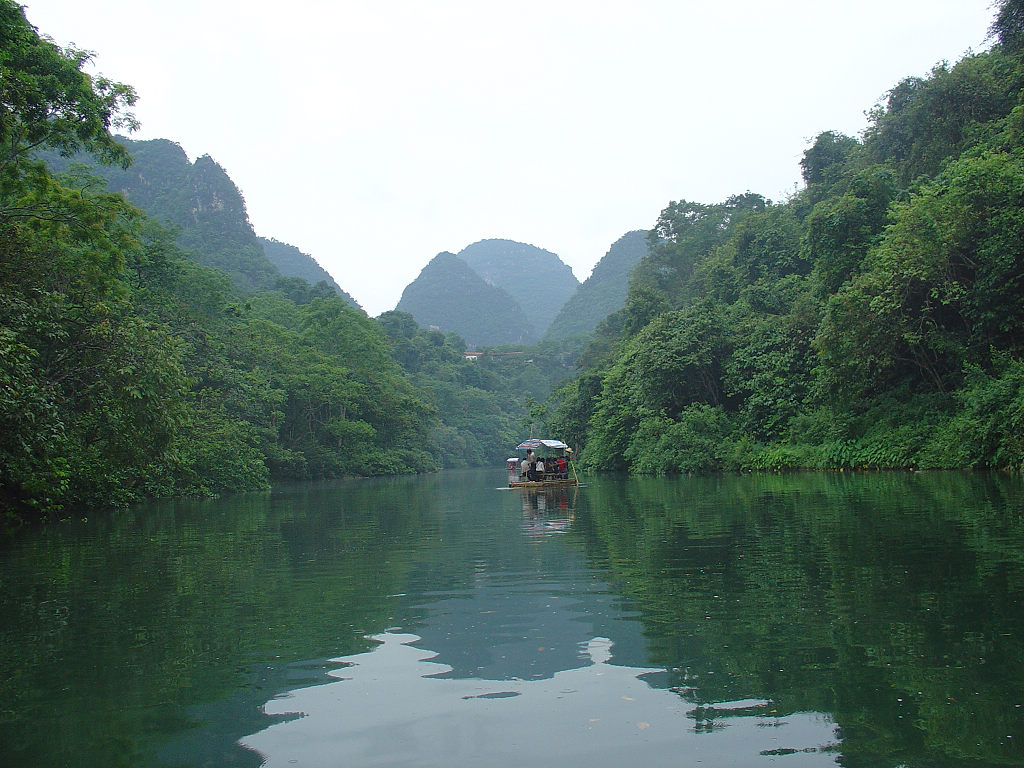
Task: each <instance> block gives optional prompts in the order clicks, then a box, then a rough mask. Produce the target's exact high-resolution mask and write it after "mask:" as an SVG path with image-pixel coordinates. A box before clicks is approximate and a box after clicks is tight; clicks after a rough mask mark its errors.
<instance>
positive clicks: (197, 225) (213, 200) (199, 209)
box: [40, 137, 358, 306]
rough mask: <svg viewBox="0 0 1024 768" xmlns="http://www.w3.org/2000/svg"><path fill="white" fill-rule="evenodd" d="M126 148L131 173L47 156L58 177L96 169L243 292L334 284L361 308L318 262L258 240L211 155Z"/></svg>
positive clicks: (159, 147) (171, 146)
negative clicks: (296, 280)
mask: <svg viewBox="0 0 1024 768" xmlns="http://www.w3.org/2000/svg"><path fill="white" fill-rule="evenodd" d="M118 141H119V142H120V143H121V144H123V145H124V146H125V147H127V149H128V151H129V152H130V153H131V156H132V159H133V163H132V165H131V166H129V167H128V168H127V169H122V168H120V167H117V166H109V165H100V164H98V163H96V162H94V161H93V160H92V158H90V157H88V156H86V155H77V156H75V157H72V158H70V159H69V158H63V157H61V156H60V155H58V154H57V153H56V152H45V153H40V157H41V159H43V160H45V161H46V163H47V164H48V165H50V167H51V168H53V169H54V171H57V172H60V171H64V170H67V169H68V168H69V167H70V166H71V165H72V164H73V163H82V164H85V165H87V166H89V167H90V169H91V171H92V172H93V173H94V174H96V175H98V176H100V177H102V178H104V179H106V181H107V186H108V187H109V188H110V189H111V190H112V191H115V192H120V193H121V194H122V195H124V196H125V198H126V199H128V200H129V201H130V202H132V203H133V204H134V205H137V206H138V207H139V208H141V209H142V210H143V211H145V212H146V213H147V214H149V215H150V216H152V217H153V218H154V219H157V220H158V221H163V222H166V223H169V224H171V225H172V226H174V227H175V228H176V229H177V232H178V238H177V239H178V243H179V244H180V245H181V246H182V247H183V248H185V249H187V250H188V251H189V252H191V254H192V255H193V257H194V258H195V259H196V261H198V262H199V263H200V264H204V265H206V266H209V267H214V268H216V269H221V270H223V271H224V272H227V273H228V275H229V276H230V277H231V280H232V282H233V283H234V284H235V285H236V286H238V287H239V288H240V289H242V290H243V291H246V292H252V291H256V290H260V289H264V288H273V287H274V285H275V283H276V282H277V281H278V280H279V279H280V278H281V276H282V275H286V276H292V277H300V278H302V279H304V280H307V281H309V282H310V283H312V284H315V283H316V282H319V281H320V280H324V279H326V280H327V281H328V285H329V286H330V287H331V289H332V290H335V291H337V292H338V295H339V296H342V297H343V298H345V299H346V300H348V301H350V302H351V303H352V304H354V305H355V306H358V305H357V304H355V301H354V300H352V298H351V297H350V296H348V294H346V293H345V292H344V291H342V290H341V288H340V287H339V286H338V285H337V284H336V283H335V282H334V281H333V280H331V279H330V276H329V275H327V273H326V272H324V270H323V269H322V268H321V267H320V265H319V264H317V263H316V262H315V261H314V260H313V259H312V258H311V257H310V256H308V255H307V254H304V253H302V252H301V251H299V250H298V249H297V248H294V247H293V246H289V245H286V244H285V243H277V241H274V240H264V239H262V238H259V237H257V235H256V233H255V232H254V231H253V228H252V224H251V223H250V222H249V215H248V213H247V212H246V208H245V200H244V198H243V197H242V193H241V192H240V191H239V189H238V187H237V186H236V185H235V183H234V182H233V181H232V180H231V177H230V176H228V174H227V172H226V171H225V170H224V168H222V167H221V166H220V165H219V164H218V163H217V162H216V161H215V160H214V159H213V158H212V157H210V156H209V155H203V156H202V157H200V158H197V159H196V161H195V162H194V163H192V162H189V159H188V155H187V154H186V153H185V150H184V149H182V148H181V146H180V145H179V144H177V143H175V142H173V141H169V140H167V139H151V140H147V141H132V140H131V139H127V138H124V137H118ZM267 243H271V244H272V245H271V246H270V251H271V254H268V253H267V252H266V248H267V246H266V244H267ZM277 262H280V265H279V264H278V263H277ZM314 278H315V279H314Z"/></svg>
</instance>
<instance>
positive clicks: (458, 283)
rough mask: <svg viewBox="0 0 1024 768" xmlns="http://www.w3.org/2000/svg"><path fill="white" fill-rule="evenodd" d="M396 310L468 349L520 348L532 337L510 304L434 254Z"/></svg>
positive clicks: (449, 257) (459, 263)
mask: <svg viewBox="0 0 1024 768" xmlns="http://www.w3.org/2000/svg"><path fill="white" fill-rule="evenodd" d="M395 309H396V310H397V311H399V312H407V313H408V314H410V315H412V316H413V317H414V318H416V321H417V322H418V323H419V324H420V325H422V326H424V327H425V328H431V327H436V328H438V329H440V330H441V331H443V332H445V333H449V332H451V333H457V334H459V335H460V336H461V337H462V338H464V339H465V340H466V341H467V342H469V343H470V344H473V345H478V344H486V345H489V346H495V345H499V344H522V343H528V342H530V341H533V340H535V339H536V337H537V335H536V331H535V329H534V326H533V325H532V324H531V323H530V321H529V319H528V318H527V316H526V314H525V313H524V312H523V310H522V308H521V307H520V306H519V305H518V304H517V303H516V301H515V299H513V298H512V297H511V296H509V295H508V293H506V292H505V291H504V290H502V289H501V288H499V287H498V286H496V285H493V284H491V283H488V282H487V281H486V280H484V278H483V277H481V276H480V275H479V274H477V273H476V272H475V271H474V270H473V269H471V268H470V266H469V265H468V264H466V262H464V261H463V260H462V259H460V258H459V257H458V256H456V255H455V254H453V253H448V252H444V253H439V254H438V255H437V256H435V257H434V258H433V259H431V261H430V263H428V264H427V266H425V267H424V268H423V270H422V271H421V272H420V274H419V276H418V277H417V278H416V279H415V280H413V281H412V282H411V283H409V285H407V286H406V287H405V291H403V292H402V298H401V299H400V300H399V302H398V305H397V306H396V307H395Z"/></svg>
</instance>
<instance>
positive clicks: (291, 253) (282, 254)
mask: <svg viewBox="0 0 1024 768" xmlns="http://www.w3.org/2000/svg"><path fill="white" fill-rule="evenodd" d="M257 239H258V240H259V242H260V245H262V246H263V253H264V254H265V255H266V257H267V259H269V260H270V263H271V264H273V265H274V266H275V267H277V269H278V271H280V273H281V274H282V275H285V276H287V277H298V278H300V279H302V280H305V281H306V282H307V283H309V284H310V285H317V284H318V283H321V282H323V283H327V285H328V286H330V288H331V290H333V291H334V293H336V294H337V295H338V296H341V298H343V299H344V300H345V301H347V302H348V303H349V304H351V305H352V306H353V307H355V308H356V309H361V307H360V306H359V302H357V301H356V300H355V299H354V298H352V297H351V296H350V295H349V294H348V292H347V291H344V290H343V289H342V288H341V286H339V285H338V284H337V283H336V282H335V281H334V278H333V277H331V276H330V274H328V272H327V270H326V269H324V268H323V267H321V266H320V265H319V264H318V263H317V261H316V260H315V259H314V258H313V257H312V256H310V255H309V254H308V253H303V252H302V251H300V250H299V249H298V248H296V247H295V246H294V245H289V244H288V243H282V242H280V241H278V240H275V239H274V238H272V237H271V238H266V237H260V238H257Z"/></svg>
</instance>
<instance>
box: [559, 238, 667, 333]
mask: <svg viewBox="0 0 1024 768" xmlns="http://www.w3.org/2000/svg"><path fill="white" fill-rule="evenodd" d="M647 251H648V246H647V232H646V231H645V230H634V231H632V232H627V233H626V234H624V235H623V236H622V237H620V238H619V239H618V240H616V241H615V242H614V243H613V244H612V246H611V248H609V249H608V253H606V254H605V255H604V258H602V259H601V260H600V261H599V262H598V263H597V264H596V265H595V267H594V269H593V271H592V272H591V273H590V277H588V278H587V279H586V280H585V281H583V284H582V285H581V286H580V287H579V288H578V289H577V290H576V292H575V293H574V294H573V295H572V296H571V297H570V298H569V300H568V301H567V302H565V304H564V305H562V308H561V310H560V311H559V312H558V315H557V316H556V317H555V319H554V320H553V321H552V322H551V324H550V325H549V326H548V330H547V332H546V333H545V334H544V338H545V339H551V340H556V339H565V338H568V337H570V336H576V335H579V334H584V333H590V332H591V331H593V330H594V329H595V328H597V324H598V323H600V322H601V321H602V320H603V319H604V318H606V317H607V316H608V315H610V314H611V313H612V312H617V311H618V310H620V309H621V308H622V307H623V305H624V304H625V303H626V293H627V290H628V288H629V277H630V275H631V274H632V272H633V268H634V267H635V266H636V265H637V264H639V263H640V261H641V260H642V259H643V258H644V256H646V255H647Z"/></svg>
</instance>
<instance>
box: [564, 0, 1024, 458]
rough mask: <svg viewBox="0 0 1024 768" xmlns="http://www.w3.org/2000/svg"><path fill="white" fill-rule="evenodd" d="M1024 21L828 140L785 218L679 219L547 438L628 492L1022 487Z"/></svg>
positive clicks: (752, 206) (1005, 24)
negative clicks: (640, 484) (807, 484)
mask: <svg viewBox="0 0 1024 768" xmlns="http://www.w3.org/2000/svg"><path fill="white" fill-rule="evenodd" d="M1022 9H1024V4H1022V3H1020V2H1016V1H1014V2H1003V3H1000V5H999V15H998V18H997V20H996V22H995V25H994V30H995V32H996V42H995V45H994V46H993V48H992V49H991V50H989V51H986V52H984V53H979V54H972V55H968V56H967V57H965V58H964V59H963V60H961V61H960V62H958V63H957V64H956V65H955V66H948V65H944V64H943V65H939V66H937V67H935V69H934V70H933V71H932V72H931V74H930V75H929V76H928V77H924V78H918V77H912V78H907V79H906V80H904V81H902V82H900V83H898V84H897V85H896V86H895V87H894V88H893V89H892V90H891V92H890V93H889V94H888V98H887V100H886V101H885V103H884V104H881V105H879V106H878V107H876V108H875V109H874V110H873V111H872V112H871V113H870V126H869V128H868V129H867V130H866V132H865V133H864V135H863V136H861V137H859V138H855V137H850V136H844V135H840V134H837V133H834V132H826V133H823V134H821V135H820V136H818V137H817V139H816V140H815V141H814V142H813V145H812V146H810V148H809V149H808V150H807V151H806V153H805V155H804V157H803V160H802V162H801V171H802V173H803V178H804V181H805V182H806V187H805V188H804V189H802V190H801V191H799V192H798V193H796V194H794V195H793V197H792V198H791V199H789V200H785V201H782V202H772V201H769V200H765V199H764V198H762V197H760V196H758V195H755V194H751V193H746V194H741V195H736V196H734V197H731V198H729V199H728V200H725V201H724V202H721V203H718V204H703V203H696V202H691V201H685V200H684V201H677V202H672V203H670V204H669V205H668V206H667V207H666V208H665V210H664V211H663V212H662V214H661V216H660V217H659V219H658V221H657V224H656V226H655V229H654V231H653V233H652V239H651V243H652V249H651V253H650V255H648V256H647V257H646V258H645V259H644V260H643V261H642V262H641V264H640V265H639V266H638V267H637V270H636V272H635V274H634V276H633V279H632V281H631V283H630V286H629V293H628V297H627V300H626V303H625V306H624V307H623V308H622V309H621V310H620V311H618V312H616V313H615V314H614V315H612V316H610V317H609V318H607V319H606V320H604V321H603V322H602V324H601V326H600V327H599V330H598V336H597V339H596V340H595V342H594V343H593V345H592V346H591V348H590V349H589V350H588V352H587V353H586V354H585V355H584V358H583V359H584V361H585V362H586V364H587V367H586V369H585V370H584V371H582V372H581V374H580V375H579V376H578V377H576V378H575V379H573V380H572V381H571V382H569V383H567V384H566V385H564V386H563V387H562V388H561V389H560V390H559V391H558V393H557V395H556V396H555V397H554V399H553V400H552V402H551V403H550V404H549V406H550V408H551V409H552V411H553V415H552V417H551V419H550V426H551V430H552V431H553V432H556V433H557V434H559V435H560V436H561V437H562V438H563V439H566V440H569V441H570V442H572V443H573V444H578V445H581V446H583V447H584V450H583V453H582V458H583V460H584V462H585V463H586V464H587V465H588V466H590V467H593V468H597V469H628V470H630V471H633V472H646V473H661V472H686V471H708V470H718V469H781V468H794V467H816V468H839V469H842V468H861V467H889V468H928V467H979V468H980V467H1006V468H1015V469H1020V468H1021V467H1022V465H1024V357H1022V356H1024V106H1022V103H1021V93H1022V88H1024V10H1022ZM808 96H809V97H810V95H808Z"/></svg>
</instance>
